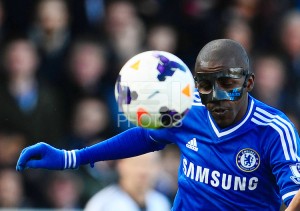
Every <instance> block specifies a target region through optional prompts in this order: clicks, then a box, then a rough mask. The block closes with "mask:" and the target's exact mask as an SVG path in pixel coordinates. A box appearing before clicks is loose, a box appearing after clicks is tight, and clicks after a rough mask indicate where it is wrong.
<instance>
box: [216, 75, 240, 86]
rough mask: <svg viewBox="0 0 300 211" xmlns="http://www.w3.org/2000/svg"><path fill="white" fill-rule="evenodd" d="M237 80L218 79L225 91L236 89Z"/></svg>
mask: <svg viewBox="0 0 300 211" xmlns="http://www.w3.org/2000/svg"><path fill="white" fill-rule="evenodd" d="M238 82H239V81H238V80H237V79H233V78H226V77H222V78H219V79H218V84H219V86H220V87H221V88H223V89H231V88H234V87H235V86H236V85H237V84H238Z"/></svg>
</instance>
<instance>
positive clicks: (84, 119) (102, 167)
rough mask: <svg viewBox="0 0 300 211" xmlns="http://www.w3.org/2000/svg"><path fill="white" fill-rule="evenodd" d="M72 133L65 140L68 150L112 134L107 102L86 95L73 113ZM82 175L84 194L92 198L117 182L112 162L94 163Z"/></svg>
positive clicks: (80, 172) (85, 197)
mask: <svg viewBox="0 0 300 211" xmlns="http://www.w3.org/2000/svg"><path fill="white" fill-rule="evenodd" d="M71 126H72V128H71V133H70V134H69V136H68V137H67V138H66V140H64V141H63V142H64V143H65V144H66V145H67V148H68V149H73V148H77V149H80V148H84V147H86V146H89V145H91V144H93V143H96V142H99V141H101V140H105V139H107V138H109V137H111V136H112V134H113V131H114V130H113V129H112V127H111V114H110V112H109V108H108V105H107V104H106V102H105V101H103V100H101V99H99V98H96V97H83V98H82V99H80V100H79V101H78V102H77V103H76V104H75V108H74V111H73V115H72V122H71ZM78 173H79V174H80V176H81V177H82V178H83V182H84V188H83V197H84V199H85V200H87V199H89V198H90V197H91V196H92V195H93V194H95V193H96V192H97V191H98V190H99V189H101V188H103V187H105V186H106V185H108V184H111V183H112V182H115V181H116V173H115V169H114V162H113V161H104V162H98V163H95V166H94V168H90V166H83V167H82V168H80V169H79V172H78Z"/></svg>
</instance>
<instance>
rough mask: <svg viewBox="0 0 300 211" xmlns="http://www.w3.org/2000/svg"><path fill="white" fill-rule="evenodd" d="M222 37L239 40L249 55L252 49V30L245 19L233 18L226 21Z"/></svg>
mask: <svg viewBox="0 0 300 211" xmlns="http://www.w3.org/2000/svg"><path fill="white" fill-rule="evenodd" d="M223 34H224V38H227V39H232V40H235V41H237V42H239V43H240V44H241V45H242V46H243V47H244V48H245V49H246V51H247V53H248V54H249V55H251V54H252V51H253V32H252V29H251V27H250V25H249V24H248V22H247V21H245V20H244V19H241V18H235V19H232V20H230V21H228V23H227V25H226V26H225V27H224V32H223Z"/></svg>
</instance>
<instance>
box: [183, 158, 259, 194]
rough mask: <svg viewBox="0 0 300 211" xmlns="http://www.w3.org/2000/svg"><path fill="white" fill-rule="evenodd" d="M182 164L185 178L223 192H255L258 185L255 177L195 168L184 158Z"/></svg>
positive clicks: (195, 166)
mask: <svg viewBox="0 0 300 211" xmlns="http://www.w3.org/2000/svg"><path fill="white" fill-rule="evenodd" d="M182 162H183V163H182V164H183V173H184V174H185V176H186V177H188V178H190V179H192V180H194V181H196V182H201V183H205V184H208V185H211V186H213V187H219V186H221V187H222V189H224V190H235V191H245V190H255V189H256V188H257V185H258V178H257V177H251V178H248V177H239V176H234V175H230V174H225V173H220V172H219V171H216V170H211V169H208V168H203V167H202V166H197V165H195V164H194V163H192V162H189V161H188V160H187V159H186V158H184V159H183V160H182Z"/></svg>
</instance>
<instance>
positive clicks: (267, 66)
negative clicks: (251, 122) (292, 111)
mask: <svg viewBox="0 0 300 211" xmlns="http://www.w3.org/2000/svg"><path fill="white" fill-rule="evenodd" d="M253 69H254V73H255V75H256V79H255V87H254V90H253V92H252V93H253V95H254V96H255V97H256V98H257V99H258V100H261V101H263V102H265V103H267V104H268V105H271V106H273V107H276V108H278V109H281V110H288V106H289V105H290V104H293V103H292V102H291V100H292V98H291V99H289V97H288V95H287V93H286V91H285V85H286V67H285V66H284V63H283V61H282V60H280V58H278V57H276V56H274V55H263V56H258V57H257V58H256V59H255V60H254V63H253Z"/></svg>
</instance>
